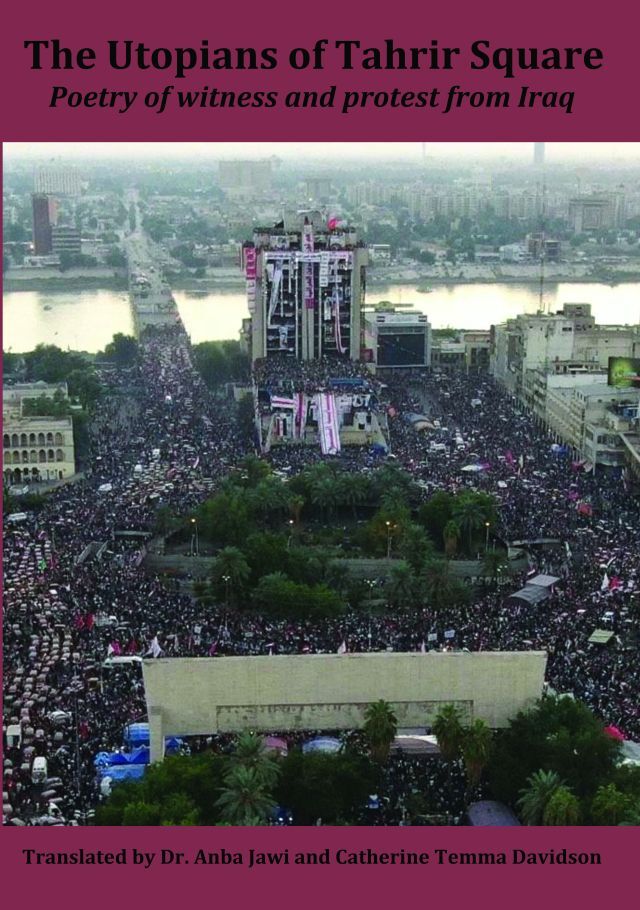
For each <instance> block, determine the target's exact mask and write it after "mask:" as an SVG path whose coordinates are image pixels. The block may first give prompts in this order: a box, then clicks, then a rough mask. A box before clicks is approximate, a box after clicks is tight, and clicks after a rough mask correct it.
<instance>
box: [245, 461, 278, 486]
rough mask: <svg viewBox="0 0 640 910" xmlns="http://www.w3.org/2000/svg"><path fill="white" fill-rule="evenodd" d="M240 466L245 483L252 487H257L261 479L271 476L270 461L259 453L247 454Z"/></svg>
mask: <svg viewBox="0 0 640 910" xmlns="http://www.w3.org/2000/svg"><path fill="white" fill-rule="evenodd" d="M238 468H239V470H240V476H241V478H242V480H243V481H244V485H245V486H247V487H250V488H253V487H257V486H258V485H259V484H260V482H261V481H263V480H266V479H267V478H268V477H270V476H271V468H270V466H269V463H268V462H267V461H264V459H262V458H258V456H257V455H247V456H246V457H245V458H243V459H242V461H241V462H240V464H239V465H238Z"/></svg>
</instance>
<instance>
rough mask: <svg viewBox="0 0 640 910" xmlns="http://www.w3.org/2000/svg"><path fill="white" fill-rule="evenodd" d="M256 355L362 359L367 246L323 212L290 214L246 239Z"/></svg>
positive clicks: (249, 300)
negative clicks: (325, 216) (248, 240)
mask: <svg viewBox="0 0 640 910" xmlns="http://www.w3.org/2000/svg"><path fill="white" fill-rule="evenodd" d="M243 253H244V257H243V258H244V268H245V275H246V279H247V296H248V304H249V312H250V314H251V359H252V360H253V361H255V360H258V359H259V358H263V357H272V356H275V355H280V356H283V355H284V356H288V357H290V358H292V359H297V360H314V359H316V358H319V357H324V356H330V357H344V358H345V359H351V360H359V359H360V355H361V347H362V338H361V335H362V332H363V331H364V324H363V320H362V307H363V304H364V293H365V271H366V265H367V250H366V247H365V246H364V244H363V243H361V242H359V241H358V237H357V233H356V231H355V229H353V228H351V227H348V226H346V225H342V224H341V223H340V222H338V221H337V220H336V219H335V218H332V219H330V220H329V221H328V222H327V221H326V219H325V218H324V216H323V215H322V214H321V213H320V212H314V211H307V212H298V213H286V214H285V216H284V218H283V220H282V221H281V222H280V223H279V224H276V225H275V226H274V227H271V228H257V229H256V230H255V231H254V235H253V242H252V243H248V244H246V245H245V247H244V250H243Z"/></svg>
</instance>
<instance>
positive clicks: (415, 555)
mask: <svg viewBox="0 0 640 910" xmlns="http://www.w3.org/2000/svg"><path fill="white" fill-rule="evenodd" d="M399 552H400V556H401V557H402V558H403V559H405V560H406V561H407V562H408V563H409V565H410V566H411V568H412V569H413V571H414V572H416V573H419V572H420V570H421V569H422V568H423V566H424V564H425V562H426V561H427V559H428V557H430V556H432V555H433V544H432V543H431V539H430V537H429V535H428V534H427V532H426V531H425V530H424V528H422V527H421V526H420V525H417V524H413V522H412V523H411V524H409V525H407V526H406V527H405V528H403V529H402V534H401V536H400V546H399Z"/></svg>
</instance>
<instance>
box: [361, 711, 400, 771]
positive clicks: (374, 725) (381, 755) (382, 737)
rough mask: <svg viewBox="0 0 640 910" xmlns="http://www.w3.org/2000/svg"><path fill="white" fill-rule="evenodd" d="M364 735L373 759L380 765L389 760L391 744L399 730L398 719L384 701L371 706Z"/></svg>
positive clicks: (365, 723) (366, 713)
mask: <svg viewBox="0 0 640 910" xmlns="http://www.w3.org/2000/svg"><path fill="white" fill-rule="evenodd" d="M364 718H365V720H364V728H363V729H364V734H365V736H366V738H367V740H368V742H369V748H370V749H371V755H372V757H373V759H374V760H375V761H377V762H379V763H380V764H382V763H384V762H386V760H387V759H388V758H389V750H390V748H391V743H392V742H393V740H394V739H395V736H396V732H397V730H398V719H397V717H396V715H395V714H394V713H393V710H392V708H391V705H389V703H388V702H386V701H384V699H380V701H377V702H374V703H373V704H371V705H369V706H368V707H367V709H366V711H365V714H364Z"/></svg>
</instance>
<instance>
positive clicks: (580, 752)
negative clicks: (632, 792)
mask: <svg viewBox="0 0 640 910" xmlns="http://www.w3.org/2000/svg"><path fill="white" fill-rule="evenodd" d="M619 751H620V744H619V743H618V742H617V741H616V740H614V739H612V738H611V737H610V736H607V734H606V733H605V732H604V730H603V728H602V722H601V721H600V720H599V719H598V718H596V717H595V716H594V714H593V713H592V711H591V710H590V709H589V708H588V707H587V706H586V705H584V704H582V703H581V702H579V701H576V700H574V699H572V698H566V697H553V698H552V697H550V696H545V697H544V698H542V699H541V700H540V701H539V702H538V703H537V705H536V706H535V707H534V708H533V709H531V710H528V711H521V712H520V713H519V714H517V715H516V717H515V718H513V719H512V720H511V721H510V723H509V726H508V727H507V728H505V729H504V730H501V731H500V732H499V734H498V735H497V737H496V742H495V748H494V749H493V752H492V757H491V761H490V763H489V768H488V769H487V770H488V777H489V782H490V785H491V789H492V791H493V793H494V795H495V798H496V799H499V800H502V801H503V802H506V803H508V804H510V805H515V803H516V800H517V797H518V793H519V791H520V790H521V789H522V787H524V786H525V782H526V780H527V778H528V777H529V776H530V775H531V774H533V773H534V772H536V771H538V770H540V769H543V770H545V771H555V772H556V773H557V774H558V775H559V777H560V778H561V779H562V780H563V781H564V782H565V783H566V784H567V786H568V787H570V788H571V790H572V791H573V792H574V793H575V794H576V796H578V798H579V799H583V800H584V799H587V800H590V799H591V798H593V795H594V794H595V791H596V790H597V788H598V787H599V786H601V785H602V784H607V783H609V782H611V781H612V780H613V777H614V774H616V773H617V772H616V758H617V756H618V754H619Z"/></svg>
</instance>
